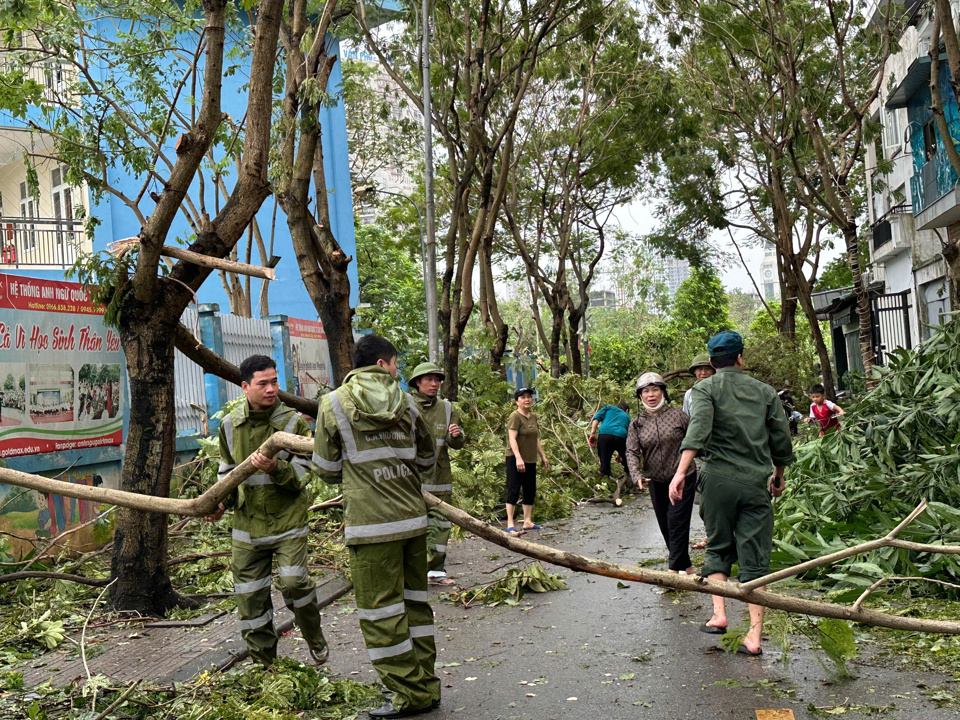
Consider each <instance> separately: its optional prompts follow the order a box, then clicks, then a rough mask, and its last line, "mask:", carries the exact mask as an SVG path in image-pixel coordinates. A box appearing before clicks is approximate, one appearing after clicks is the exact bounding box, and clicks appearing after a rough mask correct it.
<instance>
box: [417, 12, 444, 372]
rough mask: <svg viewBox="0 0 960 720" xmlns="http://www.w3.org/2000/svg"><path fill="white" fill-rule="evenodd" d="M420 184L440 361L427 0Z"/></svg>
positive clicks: (433, 339) (431, 329)
mask: <svg viewBox="0 0 960 720" xmlns="http://www.w3.org/2000/svg"><path fill="white" fill-rule="evenodd" d="M421 25H422V27H423V51H422V53H423V162H424V177H423V186H424V190H425V192H426V196H427V199H426V213H425V214H426V216H427V239H426V251H427V252H426V275H425V276H424V278H423V281H424V283H425V284H426V286H427V339H428V348H429V352H430V362H433V363H438V364H439V362H440V338H439V334H438V332H437V322H438V320H439V317H438V316H439V313H438V308H437V228H436V207H435V205H434V202H433V117H432V115H433V113H432V110H431V98H430V0H423V22H422V23H421Z"/></svg>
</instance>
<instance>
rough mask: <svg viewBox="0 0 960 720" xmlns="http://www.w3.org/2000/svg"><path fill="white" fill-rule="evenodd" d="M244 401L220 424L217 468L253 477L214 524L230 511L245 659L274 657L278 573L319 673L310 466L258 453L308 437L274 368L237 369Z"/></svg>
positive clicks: (255, 363)
mask: <svg viewBox="0 0 960 720" xmlns="http://www.w3.org/2000/svg"><path fill="white" fill-rule="evenodd" d="M240 378H241V381H242V382H241V385H240V387H241V388H242V389H243V392H244V395H246V401H245V402H243V403H240V404H239V405H238V406H237V407H236V408H234V409H233V410H232V411H231V412H230V414H229V415H227V416H226V417H225V418H223V421H222V422H221V423H220V466H219V468H218V477H219V478H223V477H224V476H225V475H227V473H229V472H230V471H231V470H233V469H234V468H235V467H236V466H237V465H238V464H239V463H241V462H243V461H244V460H246V459H247V458H248V457H250V458H251V462H252V463H253V465H254V467H256V468H257V469H258V470H259V471H260V472H258V473H257V474H255V475H251V476H250V477H248V478H247V479H246V480H244V481H243V484H241V485H240V487H238V488H237V489H236V491H234V493H233V495H232V496H231V497H229V498H228V499H227V501H226V504H224V503H221V504H220V507H219V509H218V511H217V513H216V514H214V515H212V516H210V517H209V518H207V519H208V520H211V521H216V520H219V519H220V518H221V517H222V516H223V513H224V511H225V510H226V509H227V505H229V506H230V507H231V508H232V509H233V516H234V517H233V579H234V592H235V593H236V595H237V610H238V612H239V614H240V634H241V635H242V636H243V639H244V641H245V642H246V643H247V648H249V650H250V656H251V657H252V658H253V659H254V660H255V661H257V662H259V663H260V664H261V665H264V666H267V665H270V664H271V663H272V662H273V661H274V660H275V659H276V657H277V640H278V637H277V631H276V629H275V628H274V625H273V602H272V601H271V599H270V591H271V586H272V579H271V573H272V567H273V564H274V562H276V565H277V586H278V588H279V589H280V592H281V593H282V595H283V601H284V603H285V604H286V606H287V607H288V608H289V609H290V610H291V611H292V612H293V615H294V618H295V620H296V622H297V625H298V626H299V627H300V632H301V633H302V634H303V638H304V640H306V641H307V646H308V647H309V649H310V655H311V657H313V660H314V661H315V662H316V663H317V664H318V665H322V664H323V663H324V662H326V660H327V657H328V656H329V651H328V649H327V641H326V640H325V639H324V637H323V630H321V629H320V608H319V606H318V605H317V591H316V588H315V587H314V585H313V582H312V581H311V580H310V577H309V575H308V571H307V534H308V532H309V528H308V527H307V508H308V507H309V506H310V496H309V495H308V493H307V490H306V484H307V481H308V479H309V478H308V473H309V467H310V461H309V459H307V458H303V457H299V456H297V455H291V454H290V453H289V452H287V451H285V450H284V451H282V452H279V453H277V455H276V456H275V457H273V458H268V457H267V456H266V455H263V454H261V453H260V452H258V451H257V448H259V447H260V445H262V444H263V443H264V442H265V441H266V440H267V438H269V437H270V436H271V435H273V434H274V433H276V432H280V431H282V432H287V433H293V434H294V435H302V436H304V437H310V427H309V426H308V425H307V423H306V421H305V420H304V419H303V418H302V417H300V415H299V414H297V412H296V411H294V410H293V409H291V408H288V407H287V406H286V405H284V404H283V403H282V402H280V401H279V400H278V399H277V392H278V390H279V386H278V383H277V365H276V363H275V362H274V361H273V359H271V358H269V357H267V356H265V355H253V356H251V357H248V358H247V359H246V360H244V361H243V362H242V363H241V364H240Z"/></svg>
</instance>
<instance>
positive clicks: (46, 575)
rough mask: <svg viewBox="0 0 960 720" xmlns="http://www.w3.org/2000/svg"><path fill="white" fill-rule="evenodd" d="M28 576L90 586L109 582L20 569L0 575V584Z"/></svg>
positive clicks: (46, 571) (27, 577)
mask: <svg viewBox="0 0 960 720" xmlns="http://www.w3.org/2000/svg"><path fill="white" fill-rule="evenodd" d="M29 578H39V579H42V580H66V581H67V582H75V583H80V584H81V585H90V586H91V587H103V586H104V585H107V584H108V583H109V582H110V578H88V577H83V576H81V575H71V574H70V573H62V572H51V571H48V570H20V571H18V572H13V573H8V574H6V575H0V584H3V583H8V582H17V581H19V580H28V579H29Z"/></svg>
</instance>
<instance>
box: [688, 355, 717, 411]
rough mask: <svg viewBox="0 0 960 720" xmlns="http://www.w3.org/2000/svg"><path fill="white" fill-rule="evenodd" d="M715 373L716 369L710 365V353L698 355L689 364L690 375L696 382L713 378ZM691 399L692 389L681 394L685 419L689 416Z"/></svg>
mask: <svg viewBox="0 0 960 720" xmlns="http://www.w3.org/2000/svg"><path fill="white" fill-rule="evenodd" d="M716 372H717V370H716V368H715V367H713V365H711V364H710V353H700V354H699V355H697V356H696V357H695V358H694V359H693V362H692V363H690V374H691V375H693V376H694V377H695V378H696V379H697V382H699V381H701V380H706V379H707V378H708V377H713V376H714V375H715V374H716ZM692 399H693V388H690V389H689V390H687V392H685V393H684V394H683V411H684V412H685V413H686V414H687V417H689V416H690V402H691V401H692Z"/></svg>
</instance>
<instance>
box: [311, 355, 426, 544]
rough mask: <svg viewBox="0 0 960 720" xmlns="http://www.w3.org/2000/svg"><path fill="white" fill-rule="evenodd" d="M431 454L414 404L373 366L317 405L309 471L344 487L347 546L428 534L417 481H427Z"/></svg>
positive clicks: (350, 377) (350, 376)
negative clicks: (315, 427)
mask: <svg viewBox="0 0 960 720" xmlns="http://www.w3.org/2000/svg"><path fill="white" fill-rule="evenodd" d="M436 456H437V446H436V443H435V442H434V439H433V436H432V434H431V433H430V428H429V427H428V426H427V423H426V422H425V420H424V418H423V416H422V414H421V413H420V411H419V409H418V408H417V405H416V403H415V402H414V401H413V398H411V397H410V396H409V395H407V394H406V393H404V392H403V391H402V390H401V389H400V387H399V386H398V385H397V383H396V381H395V380H394V378H393V376H392V375H390V373H388V372H387V371H386V370H383V369H382V368H380V367H378V366H371V367H365V368H359V369H357V370H354V371H352V372H351V373H350V374H348V375H347V377H346V378H345V380H344V382H343V384H342V385H341V386H340V387H339V388H337V389H336V390H334V391H333V392H331V393H329V394H327V395H325V396H324V397H322V398H321V399H320V407H319V409H318V412H317V432H316V439H315V440H314V453H313V465H314V469H315V471H316V472H317V474H318V475H319V476H320V477H321V478H322V479H323V480H324V481H326V482H328V483H343V514H344V525H345V531H344V535H345V538H346V543H347V545H362V544H368V543H378V542H389V541H392V540H402V539H405V538H411V537H416V536H418V535H423V534H424V533H426V529H427V507H426V504H425V503H424V501H423V494H422V492H421V486H420V482H421V473H426V474H425V477H428V476H430V471H431V470H432V468H433V466H434V463H435V462H436Z"/></svg>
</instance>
